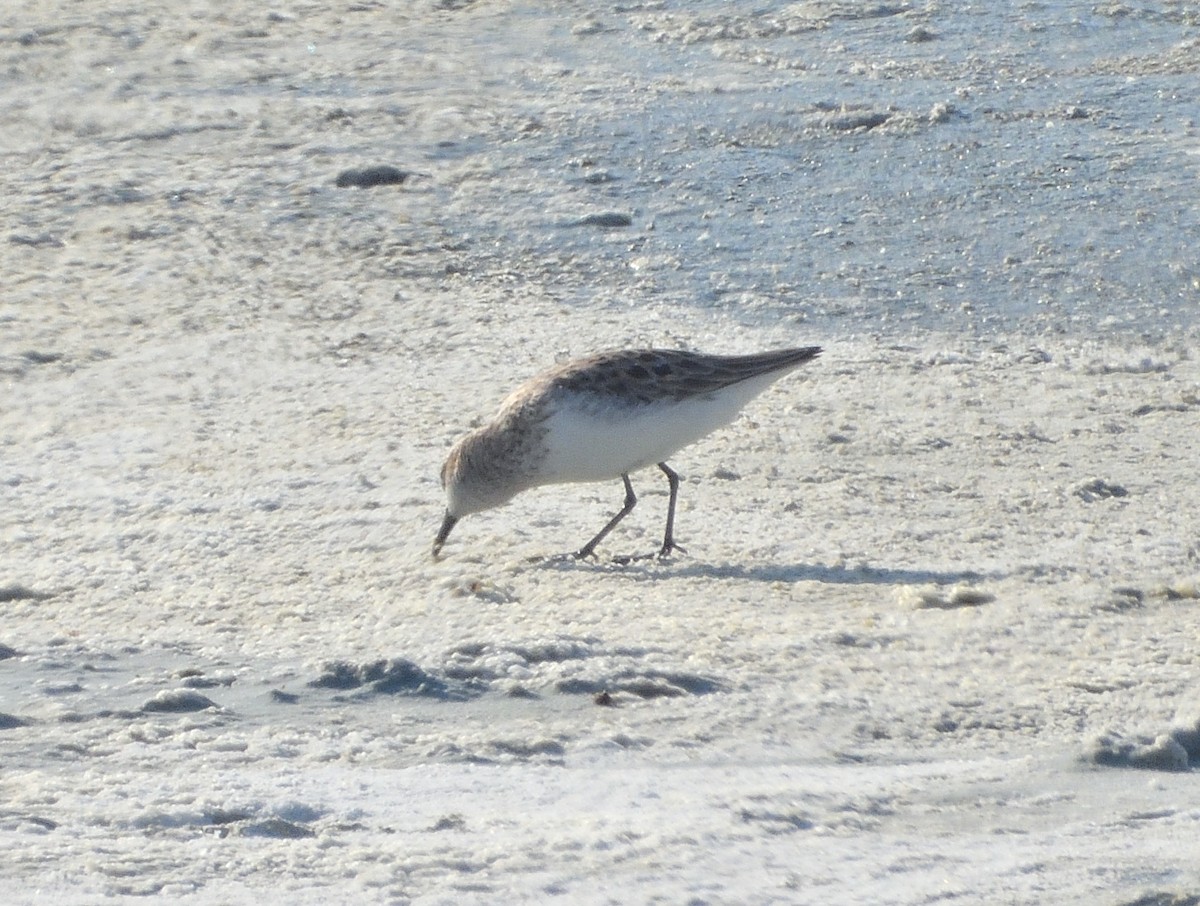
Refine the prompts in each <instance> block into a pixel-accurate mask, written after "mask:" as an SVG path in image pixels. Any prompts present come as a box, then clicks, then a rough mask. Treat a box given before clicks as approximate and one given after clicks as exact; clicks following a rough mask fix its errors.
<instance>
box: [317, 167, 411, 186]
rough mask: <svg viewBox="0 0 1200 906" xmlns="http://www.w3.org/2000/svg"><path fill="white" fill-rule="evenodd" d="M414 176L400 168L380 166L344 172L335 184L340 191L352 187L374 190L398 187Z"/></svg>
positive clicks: (339, 175)
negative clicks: (383, 187)
mask: <svg viewBox="0 0 1200 906" xmlns="http://www.w3.org/2000/svg"><path fill="white" fill-rule="evenodd" d="M412 175H413V174H411V173H410V172H408V171H407V170H401V169H400V168H399V167H392V166H389V165H388V164H380V165H378V166H374V167H364V168H363V169H361V170H343V171H342V172H341V173H339V174H338V175H337V180H336V182H335V184H336V185H337V187H338V188H339V189H346V188H350V187H352V186H357V187H358V188H360V189H374V188H377V187H378V186H398V185H400V184H401V183H403V182H404V181H405V180H406V179H408V177H410V176H412Z"/></svg>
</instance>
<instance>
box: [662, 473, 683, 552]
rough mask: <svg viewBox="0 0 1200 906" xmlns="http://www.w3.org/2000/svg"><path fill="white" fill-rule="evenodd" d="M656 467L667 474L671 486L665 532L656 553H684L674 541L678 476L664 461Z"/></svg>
mask: <svg viewBox="0 0 1200 906" xmlns="http://www.w3.org/2000/svg"><path fill="white" fill-rule="evenodd" d="M658 467H659V468H660V469H662V470H663V474H664V475H666V476H667V483H668V484H669V485H670V486H671V499H670V500H669V501H668V502H667V533H666V535H664V536H663V546H662V550H660V551H659V552H658V555H659V556H660V557H668V556H670V555H671V551H679V552H681V553H684V554H686V553H687V551H685V550H684V549H683V548H682V547H680V546H679V545H678V544H676V543H675V498H677V497H678V496H679V476H678V475H676V474H675V472H674V471H673V470H672V469H671V467H670V466H669V465H667V464H666V463H665V462H660V463H659V464H658Z"/></svg>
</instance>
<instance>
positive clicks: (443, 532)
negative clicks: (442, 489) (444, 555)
mask: <svg viewBox="0 0 1200 906" xmlns="http://www.w3.org/2000/svg"><path fill="white" fill-rule="evenodd" d="M457 524H458V517H457V516H451V515H450V514H449V513H448V512H447V513H446V518H445V519H443V520H442V527H441V528H440V529H438V533H437V537H436V538H434V539H433V558H434V559H435V560H436V559H437V555H438V554H440V553H441V552H442V545H443V544H445V543H446V539H447V538H449V537H450V531H451V530H452V529H453V528H454V526H456V525H457Z"/></svg>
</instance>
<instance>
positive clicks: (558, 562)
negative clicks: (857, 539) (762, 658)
mask: <svg viewBox="0 0 1200 906" xmlns="http://www.w3.org/2000/svg"><path fill="white" fill-rule="evenodd" d="M540 565H542V566H544V567H550V568H557V569H564V568H565V569H582V570H592V571H597V572H604V573H606V574H609V575H615V576H622V577H625V578H629V579H633V580H636V581H647V580H660V579H664V578H692V579H725V580H737V581H745V582H822V583H824V584H826V585H954V584H956V583H960V582H978V581H981V580H983V579H999V578H1002V576H1001V574H999V573H981V572H976V571H975V570H935V569H893V568H891V567H885V566H860V567H855V568H848V567H843V566H825V565H823V564H815V563H760V564H749V565H748V564H744V563H686V562H681V561H679V560H675V559H665V560H659V559H657V558H653V557H639V558H630V557H616V558H614V559H613V560H610V561H603V560H602V561H588V560H576V559H574V558H573V557H560V558H550V559H547V560H544V561H542V562H541V564H540Z"/></svg>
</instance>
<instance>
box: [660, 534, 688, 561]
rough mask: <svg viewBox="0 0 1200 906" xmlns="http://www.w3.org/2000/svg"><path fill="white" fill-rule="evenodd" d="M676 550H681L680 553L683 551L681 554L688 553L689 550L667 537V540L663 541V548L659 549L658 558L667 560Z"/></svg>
mask: <svg viewBox="0 0 1200 906" xmlns="http://www.w3.org/2000/svg"><path fill="white" fill-rule="evenodd" d="M675 551H679V553H681V554H686V553H687V550H686V549H684V548H682V547H680V546H679V545H678V544H676V543H675V542H674V541H671V540H670V539H667V540H666V541H664V542H663V546H662V549H661V550H659V552H658V559H659V560H666V559H667V558H668V557H670V556H671V554H673V553H674V552H675Z"/></svg>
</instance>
